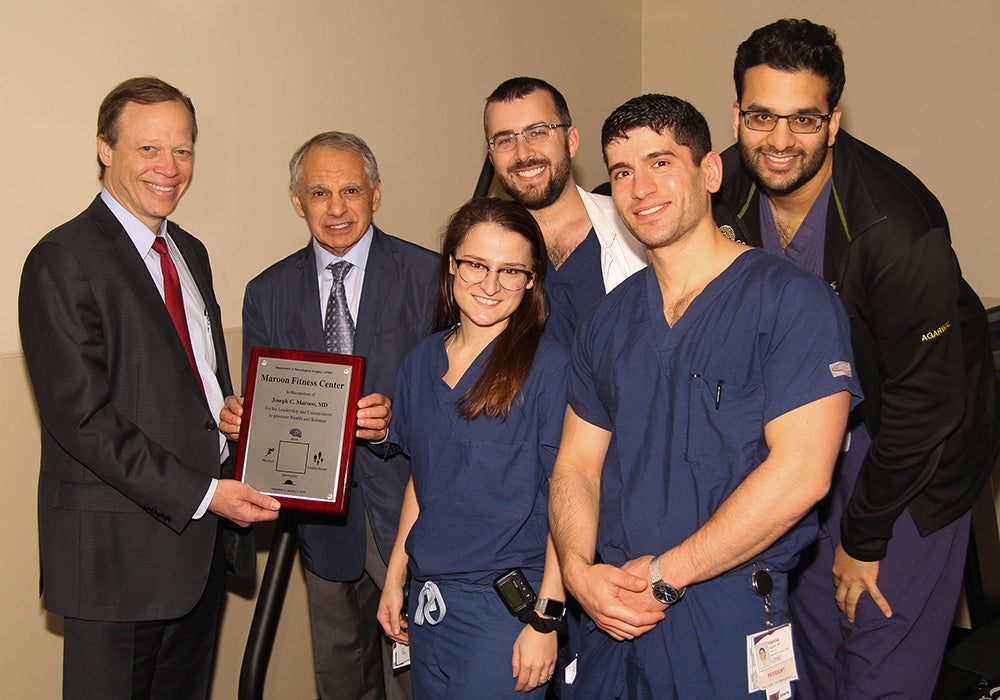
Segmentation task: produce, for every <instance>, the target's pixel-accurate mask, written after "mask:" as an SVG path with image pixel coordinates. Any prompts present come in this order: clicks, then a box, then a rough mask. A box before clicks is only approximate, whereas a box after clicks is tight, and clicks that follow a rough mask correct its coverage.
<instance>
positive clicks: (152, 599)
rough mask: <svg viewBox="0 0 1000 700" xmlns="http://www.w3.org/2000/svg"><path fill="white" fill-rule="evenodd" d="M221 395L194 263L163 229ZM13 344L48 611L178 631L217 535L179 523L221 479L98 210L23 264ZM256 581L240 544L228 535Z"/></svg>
mask: <svg viewBox="0 0 1000 700" xmlns="http://www.w3.org/2000/svg"><path fill="white" fill-rule="evenodd" d="M168 226H169V233H170V236H171V238H172V239H173V240H174V242H175V243H176V244H177V247H178V248H179V249H180V250H181V252H182V254H183V256H184V260H185V262H186V263H187V266H188V267H189V268H190V270H191V273H192V275H193V276H194V279H195V281H196V283H197V285H198V288H199V290H200V291H201V295H202V297H203V298H204V300H205V304H206V306H207V310H208V315H209V319H210V321H211V329H212V335H213V339H214V342H215V353H216V357H217V360H218V378H219V383H220V384H221V385H222V390H223V392H225V393H229V392H230V390H231V382H230V379H229V367H228V363H227V360H226V348H225V345H224V341H223V336H222V323H221V316H220V312H219V305H218V303H217V302H216V299H215V294H214V293H213V291H212V276H211V275H212V273H211V269H210V267H209V262H208V253H207V252H206V250H205V247H204V246H203V245H202V244H201V243H200V242H199V241H198V240H197V239H195V238H194V237H193V236H191V235H190V234H188V233H186V232H184V231H183V230H181V229H180V228H178V227H177V226H175V225H173V224H168ZM18 301H19V307H18V308H19V321H20V327H21V344H22V346H23V348H24V356H25V360H26V362H27V366H28V372H29V374H30V375H31V382H32V385H33V387H34V391H35V398H36V400H37V402H38V411H39V415H40V417H41V423H42V426H41V427H42V460H41V473H40V476H39V481H38V523H39V541H40V548H41V558H42V575H43V584H44V594H45V607H46V608H47V609H48V610H50V611H52V612H54V613H58V614H61V615H65V616H70V617H79V618H86V619H93V620H106V621H138V620H154V619H155V620H163V619H172V618H176V617H180V616H181V615H183V614H185V613H186V612H187V611H189V610H190V609H191V608H192V607H194V605H195V603H196V602H197V601H198V598H199V597H200V596H201V593H202V591H203V590H204V587H205V582H206V580H207V577H208V571H209V566H210V564H211V561H212V553H213V548H214V546H215V541H216V532H217V529H218V526H219V519H218V518H217V517H216V516H215V515H213V514H211V513H207V514H206V515H205V516H204V517H203V518H201V519H200V520H197V521H194V520H191V515H192V514H193V513H194V512H195V510H196V509H197V507H198V505H199V504H200V503H201V501H202V499H203V498H204V496H205V493H206V492H207V490H208V486H209V483H210V480H211V479H212V478H213V477H219V476H220V475H221V471H220V465H219V433H218V428H217V426H216V417H215V416H213V415H212V412H211V411H210V409H209V407H208V404H207V402H206V400H205V397H204V396H203V395H202V393H201V391H200V389H199V387H198V383H197V379H196V378H195V375H194V372H193V370H192V369H191V365H190V364H189V363H188V360H187V357H186V356H185V354H184V349H183V347H182V346H181V342H180V339H179V338H178V336H177V332H176V330H175V329H174V326H173V324H172V322H171V320H170V316H169V315H168V313H167V310H166V306H165V305H164V303H163V300H162V298H161V297H160V295H159V292H158V291H157V289H156V285H155V283H154V282H153V279H152V277H150V274H149V270H148V269H147V268H146V266H145V264H144V263H143V261H142V259H141V258H140V257H139V255H138V253H137V252H136V249H135V246H134V245H133V243H132V241H131V239H129V237H128V235H127V234H126V232H125V229H124V228H123V227H122V226H121V224H119V223H118V220H117V219H115V217H114V215H113V214H112V213H111V211H110V210H109V209H108V208H107V206H106V205H105V204H104V203H103V202H102V201H101V200H100V197H98V198H96V199H95V200H94V201H93V203H92V204H91V205H90V207H89V208H88V209H87V210H86V211H84V212H83V213H82V214H80V215H79V216H77V217H76V218H75V219H73V220H72V221H69V222H68V223H65V224H63V225H62V226H60V227H59V228H57V229H55V230H54V231H52V232H51V233H49V234H48V235H46V236H45V237H44V238H43V239H42V240H41V241H40V242H39V243H38V244H37V245H36V246H35V247H34V249H33V250H32V251H31V253H29V255H28V258H27V260H26V261H25V263H24V270H23V272H22V275H21V290H20V296H19V300H18ZM226 532H227V534H226V537H225V544H226V552H227V558H228V559H229V560H230V563H231V565H233V566H234V568H236V569H238V573H241V574H243V575H250V574H252V571H253V556H254V554H253V542H252V539H250V537H249V536H248V535H246V534H245V533H241V535H240V536H237V534H236V532H235V529H233V530H231V531H230V530H229V529H228V528H227V530H226Z"/></svg>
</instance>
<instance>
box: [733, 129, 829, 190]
mask: <svg viewBox="0 0 1000 700" xmlns="http://www.w3.org/2000/svg"><path fill="white" fill-rule="evenodd" d="M737 147H738V148H739V152H740V159H741V160H742V161H743V167H745V168H746V169H747V170H749V171H750V173H751V175H753V178H754V179H755V180H756V181H757V182H758V183H760V185H761V186H762V187H763V188H764V189H765V190H766V191H767V192H768V193H769V194H776V195H786V194H790V193H791V192H794V191H795V190H797V189H799V188H800V187H802V186H803V185H804V184H806V183H807V182H809V181H810V180H812V179H813V178H814V177H816V174H817V173H818V172H819V171H820V170H821V169H822V167H823V163H825V162H826V154H827V150H828V147H827V145H826V141H825V140H824V141H823V143H822V145H820V146H818V147H816V148H814V149H811V150H806V149H804V148H787V149H785V150H784V151H778V150H776V149H774V148H771V147H769V146H751V145H749V144H746V143H744V142H743V140H742V139H741V140H740V141H738V142H737ZM765 155H770V156H789V155H797V156H799V158H800V161H801V162H800V163H799V166H798V168H796V169H792V170H788V171H786V172H781V173H775V172H774V171H773V170H771V169H770V168H768V167H767V164H766V163H765V162H764V156H765Z"/></svg>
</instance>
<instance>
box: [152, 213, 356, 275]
mask: <svg viewBox="0 0 1000 700" xmlns="http://www.w3.org/2000/svg"><path fill="white" fill-rule="evenodd" d="M146 230H147V231H149V229H146ZM374 237H375V233H374V227H373V226H372V225H371V224H369V225H368V230H367V231H365V233H364V235H363V236H361V238H359V239H358V242H357V243H355V244H354V245H353V246H352V247H351V249H350V250H349V251H347V254H346V255H344V257H342V258H338V257H337V256H336V255H334V254H333V253H331V252H330V251H328V250H327V249H326V248H324V247H323V246H321V245H320V244H319V243H318V242H317V241H316V239H315V238H313V239H312V247H313V252H314V253H315V254H316V274H317V275H322V274H323V273H324V271H325V270H326V266H327V265H329V264H330V263H333V262H338V261H340V260H346V261H347V262H349V263H351V265H353V266H354V267H357V268H359V269H361V270H364V269H365V265H366V264H367V262H368V251H370V250H371V247H372V239H373V238H374ZM150 245H152V243H150Z"/></svg>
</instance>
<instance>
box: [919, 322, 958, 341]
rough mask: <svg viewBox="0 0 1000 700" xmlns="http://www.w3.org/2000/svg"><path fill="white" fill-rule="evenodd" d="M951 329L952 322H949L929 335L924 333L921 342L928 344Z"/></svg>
mask: <svg viewBox="0 0 1000 700" xmlns="http://www.w3.org/2000/svg"><path fill="white" fill-rule="evenodd" d="M949 328H951V321H947V322H946V323H945V324H944V325H942V326H938V327H937V328H935V329H934V330H932V331H930V332H929V333H924V334H923V335H922V336H920V342H921V343H926V342H927V341H928V340H934V339H935V338H937V337H938V336H939V335H942V334H943V333H944V332H945V331H947V330H948V329H949Z"/></svg>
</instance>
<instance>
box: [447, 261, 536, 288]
mask: <svg viewBox="0 0 1000 700" xmlns="http://www.w3.org/2000/svg"><path fill="white" fill-rule="evenodd" d="M452 259H453V260H454V261H455V267H457V268H458V276H459V277H461V278H462V279H463V280H465V282H466V284H479V283H480V282H482V281H483V280H484V279H486V275H488V274H489V273H491V272H493V271H494V270H492V269H490V268H488V267H487V266H486V265H483V264H482V263H481V262H477V261H475V260H462V259H460V258H452ZM496 273H497V282H499V283H500V286H501V287H503V288H504V289H506V290H507V291H508V292H519V291H521V290H522V289H524V287H525V285H527V284H528V282H529V281H530V280H531V278H532V277H534V276H535V273H534V272H532V271H531V270H524V269H522V268H519V267H501V268H499V269H497V270H496Z"/></svg>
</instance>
